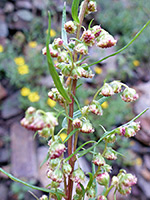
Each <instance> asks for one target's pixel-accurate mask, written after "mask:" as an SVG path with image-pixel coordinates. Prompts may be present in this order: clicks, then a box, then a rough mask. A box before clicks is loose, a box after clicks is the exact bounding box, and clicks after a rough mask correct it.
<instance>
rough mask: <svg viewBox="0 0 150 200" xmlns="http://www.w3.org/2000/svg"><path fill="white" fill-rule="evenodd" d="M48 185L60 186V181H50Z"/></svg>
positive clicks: (52, 186)
mask: <svg viewBox="0 0 150 200" xmlns="http://www.w3.org/2000/svg"><path fill="white" fill-rule="evenodd" d="M50 186H51V188H58V187H59V186H60V183H58V182H55V181H52V182H51V184H50Z"/></svg>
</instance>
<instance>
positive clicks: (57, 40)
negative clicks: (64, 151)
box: [53, 38, 63, 47]
mask: <svg viewBox="0 0 150 200" xmlns="http://www.w3.org/2000/svg"><path fill="white" fill-rule="evenodd" d="M53 44H54V46H55V47H61V46H62V45H63V40H62V39H61V38H55V39H54V42H53Z"/></svg>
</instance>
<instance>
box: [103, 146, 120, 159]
mask: <svg viewBox="0 0 150 200" xmlns="http://www.w3.org/2000/svg"><path fill="white" fill-rule="evenodd" d="M104 157H105V158H106V159H107V160H116V159H117V153H116V151H115V150H113V149H112V148H111V147H107V149H106V152H105V154H104Z"/></svg>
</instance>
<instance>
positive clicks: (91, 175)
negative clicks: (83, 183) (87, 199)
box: [86, 172, 93, 191]
mask: <svg viewBox="0 0 150 200" xmlns="http://www.w3.org/2000/svg"><path fill="white" fill-rule="evenodd" d="M88 174H89V176H90V180H89V182H88V184H87V187H86V191H87V190H89V189H90V187H91V185H92V183H93V174H92V173H91V172H88Z"/></svg>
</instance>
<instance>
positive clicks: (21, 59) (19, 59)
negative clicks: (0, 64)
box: [14, 56, 25, 66]
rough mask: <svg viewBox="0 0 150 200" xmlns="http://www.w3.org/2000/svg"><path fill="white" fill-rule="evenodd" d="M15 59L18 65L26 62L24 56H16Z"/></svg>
mask: <svg viewBox="0 0 150 200" xmlns="http://www.w3.org/2000/svg"><path fill="white" fill-rule="evenodd" d="M14 61H15V63H16V65H19V66H20V65H24V64H25V60H24V58H23V57H21V56H20V57H16V58H15V59H14Z"/></svg>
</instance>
